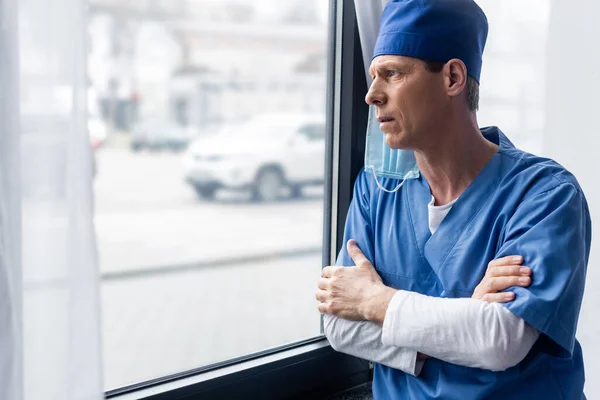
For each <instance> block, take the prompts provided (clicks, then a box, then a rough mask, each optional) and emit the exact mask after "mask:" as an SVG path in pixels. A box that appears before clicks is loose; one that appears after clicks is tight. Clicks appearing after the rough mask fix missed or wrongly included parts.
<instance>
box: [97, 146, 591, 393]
mask: <svg viewBox="0 0 600 400" xmlns="http://www.w3.org/2000/svg"><path fill="white" fill-rule="evenodd" d="M180 158H181V156H180V155H176V154H172V153H165V154H148V153H141V154H132V153H130V152H129V151H127V150H123V149H111V148H106V149H101V150H99V151H98V153H97V165H98V174H97V177H96V181H95V193H96V205H95V207H96V217H95V224H96V231H97V239H98V249H99V255H100V267H101V273H102V277H103V281H102V313H103V315H102V318H103V320H102V322H103V338H104V362H105V368H104V370H105V387H106V388H107V389H114V388H117V387H121V386H124V385H128V384H132V383H136V382H140V381H143V380H148V379H152V378H157V377H160V376H164V375H167V374H171V373H176V372H181V371H183V370H187V369H192V368H197V367H202V366H205V365H208V364H210V363H214V362H219V361H224V360H227V359H231V358H234V357H239V356H242V355H246V354H250V353H253V352H257V351H261V350H264V349H268V348H273V347H277V346H280V345H283V344H287V343H293V342H295V341H298V340H302V339H307V338H310V337H313V336H315V335H318V334H319V332H320V331H319V329H320V323H319V316H318V313H317V312H316V303H315V301H314V300H313V296H314V287H315V284H316V281H317V279H318V276H319V271H320V268H321V255H320V252H321V250H320V249H321V242H322V222H323V221H322V215H323V197H322V193H321V191H322V188H316V189H312V190H310V191H308V192H307V196H306V197H305V198H304V199H299V200H287V201H282V202H280V203H274V204H255V203H251V202H249V201H248V198H247V196H246V195H244V194H232V193H222V194H220V195H219V197H218V199H217V201H214V202H206V201H200V200H198V199H196V197H195V194H194V192H193V191H192V190H191V189H190V188H188V187H187V186H186V185H185V184H184V183H183V180H182V176H181V175H182V168H181V160H180ZM240 261H244V262H240ZM596 264H598V263H597V262H595V261H592V262H591V264H590V267H589V272H588V283H587V288H586V295H585V298H584V306H583V309H582V313H581V316H580V326H579V330H578V338H579V340H580V341H581V343H582V346H583V349H584V356H585V362H586V375H587V383H586V394H587V397H588V398H590V399H594V398H600V382H598V381H597V380H595V379H594V378H595V377H597V376H600V346H599V345H598V337H599V336H600V323H599V322H598V318H597V311H596V310H595V304H597V300H600V295H599V294H598V293H599V291H598V290H597V289H598V288H599V287H600V270H599V269H598V268H595V267H594V266H595V265H596Z"/></svg>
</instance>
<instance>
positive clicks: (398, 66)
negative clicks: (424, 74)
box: [369, 61, 415, 75]
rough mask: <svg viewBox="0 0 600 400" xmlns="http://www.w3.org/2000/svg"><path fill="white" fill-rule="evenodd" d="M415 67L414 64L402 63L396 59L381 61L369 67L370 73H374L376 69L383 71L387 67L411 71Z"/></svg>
mask: <svg viewBox="0 0 600 400" xmlns="http://www.w3.org/2000/svg"><path fill="white" fill-rule="evenodd" d="M414 67H415V66H414V64H401V63H398V62H396V61H382V62H380V63H377V64H376V65H371V67H370V68H369V73H370V74H371V75H373V72H374V71H376V70H379V71H381V70H382V69H386V68H395V69H399V70H401V71H406V72H410V71H412V70H413V69H414Z"/></svg>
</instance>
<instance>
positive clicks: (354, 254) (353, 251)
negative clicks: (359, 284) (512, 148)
mask: <svg viewBox="0 0 600 400" xmlns="http://www.w3.org/2000/svg"><path fill="white" fill-rule="evenodd" d="M346 248H347V250H348V255H349V256H350V257H351V258H352V260H353V261H354V264H355V265H356V266H357V267H358V266H360V265H363V264H364V263H369V265H370V264H371V263H370V262H369V260H368V259H367V257H365V255H364V254H363V252H362V251H361V250H360V248H359V247H358V245H357V244H356V241H355V240H354V239H350V240H348V244H347V245H346Z"/></svg>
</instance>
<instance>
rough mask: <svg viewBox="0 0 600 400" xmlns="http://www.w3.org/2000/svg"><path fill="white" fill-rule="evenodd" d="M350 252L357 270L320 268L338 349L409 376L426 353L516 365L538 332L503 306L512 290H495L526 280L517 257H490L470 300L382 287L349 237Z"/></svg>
mask: <svg viewBox="0 0 600 400" xmlns="http://www.w3.org/2000/svg"><path fill="white" fill-rule="evenodd" d="M348 253H349V255H350V256H351V257H352V259H353V260H354V262H355V264H356V267H327V268H325V269H324V270H323V278H322V279H321V280H320V281H319V289H318V291H317V300H319V302H320V304H319V311H320V312H321V313H323V314H325V316H324V322H325V333H326V335H327V337H328V339H329V341H330V343H331V345H332V346H333V348H334V349H336V350H338V351H341V352H344V353H347V354H351V355H354V356H357V357H360V358H364V359H368V360H370V361H374V362H378V363H381V364H383V365H387V366H389V367H392V368H396V369H400V370H402V371H404V372H407V373H411V374H413V375H418V374H419V372H420V369H421V367H422V365H423V363H424V359H425V358H427V357H429V356H431V357H434V358H438V359H441V360H444V361H447V362H451V363H454V364H458V365H464V366H469V367H477V368H484V369H489V370H494V371H496V370H504V369H507V368H509V367H512V366H514V365H516V364H517V363H519V362H520V361H521V360H522V359H523V358H524V357H525V356H526V355H527V353H528V352H529V350H530V349H531V347H532V346H533V344H534V343H535V341H536V340H537V338H538V336H539V333H538V331H537V330H535V329H534V328H533V327H531V326H530V325H528V324H527V323H526V322H525V321H524V320H522V319H521V318H519V317H517V316H516V315H514V314H512V313H511V312H510V311H508V310H507V309H506V308H505V307H503V306H502V305H501V304H500V303H501V302H508V301H512V300H513V299H514V293H510V292H509V293H498V292H499V291H501V290H504V289H506V288H508V287H511V286H528V285H529V284H530V283H531V278H530V274H531V270H530V269H529V268H527V267H521V266H520V264H521V262H522V258H520V257H505V258H502V259H499V260H495V261H492V262H491V263H490V264H489V266H488V270H487V273H486V275H485V277H484V278H483V280H482V281H481V283H480V284H479V285H478V287H477V288H476V290H475V292H474V294H473V298H472V299H441V298H433V297H428V296H423V295H420V294H417V293H412V292H406V291H396V290H395V289H392V288H389V287H387V286H385V285H384V284H383V282H382V280H381V278H380V277H379V275H378V274H377V272H376V270H375V269H374V268H373V266H372V265H371V263H370V262H369V261H368V260H367V259H366V257H365V256H364V255H363V254H362V252H361V251H360V249H359V248H358V246H357V245H356V243H354V241H349V242H348ZM419 354H420V355H421V356H420V357H419ZM423 354H427V356H423Z"/></svg>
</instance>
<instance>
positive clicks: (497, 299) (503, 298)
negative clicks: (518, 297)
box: [481, 292, 515, 303]
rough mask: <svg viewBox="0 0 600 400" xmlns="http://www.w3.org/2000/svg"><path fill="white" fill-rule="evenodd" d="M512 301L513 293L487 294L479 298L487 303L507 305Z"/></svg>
mask: <svg viewBox="0 0 600 400" xmlns="http://www.w3.org/2000/svg"><path fill="white" fill-rule="evenodd" d="M514 299H515V294H514V293H513V292H503V293H488V294H486V295H485V296H483V297H482V298H481V300H483V301H487V302H488V303H507V302H509V301H513V300H514Z"/></svg>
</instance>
